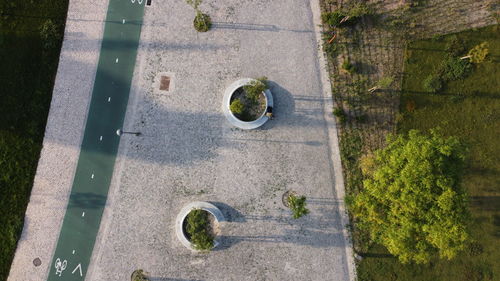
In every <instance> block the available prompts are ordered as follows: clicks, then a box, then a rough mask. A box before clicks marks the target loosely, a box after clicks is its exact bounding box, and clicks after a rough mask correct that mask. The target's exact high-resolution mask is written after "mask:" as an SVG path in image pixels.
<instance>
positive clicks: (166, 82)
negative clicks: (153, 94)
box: [160, 75, 170, 91]
mask: <svg viewBox="0 0 500 281" xmlns="http://www.w3.org/2000/svg"><path fill="white" fill-rule="evenodd" d="M169 89H170V77H169V76H165V75H162V76H161V78H160V90H161V91H168V90H169Z"/></svg>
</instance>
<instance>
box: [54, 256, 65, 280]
mask: <svg viewBox="0 0 500 281" xmlns="http://www.w3.org/2000/svg"><path fill="white" fill-rule="evenodd" d="M67 265H68V261H67V260H64V261H61V259H60V258H57V259H56V263H55V264H54V266H55V268H56V275H58V274H59V277H61V274H62V272H63V271H64V270H65V269H66V266H67Z"/></svg>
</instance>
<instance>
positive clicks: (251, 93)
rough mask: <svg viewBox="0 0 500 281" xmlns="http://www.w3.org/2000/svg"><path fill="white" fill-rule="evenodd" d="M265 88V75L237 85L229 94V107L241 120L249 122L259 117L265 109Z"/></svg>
mask: <svg viewBox="0 0 500 281" xmlns="http://www.w3.org/2000/svg"><path fill="white" fill-rule="evenodd" d="M266 89H268V87H267V83H266V78H265V77H263V78H259V79H257V80H256V81H252V82H251V83H249V84H248V85H245V86H243V87H239V88H238V89H236V91H234V93H233V95H232V96H231V101H230V108H229V109H230V110H231V112H232V113H233V115H234V116H236V118H238V119H240V120H241V121H245V122H251V121H255V120H257V119H259V118H260V117H261V116H262V115H263V114H264V113H265V111H266V96H265V94H264V91H265V90H266Z"/></svg>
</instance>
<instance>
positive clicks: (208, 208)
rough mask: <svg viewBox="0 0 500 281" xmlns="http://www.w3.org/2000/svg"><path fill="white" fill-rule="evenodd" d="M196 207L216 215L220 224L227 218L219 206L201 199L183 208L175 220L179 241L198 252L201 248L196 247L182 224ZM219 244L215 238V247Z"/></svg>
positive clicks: (216, 219)
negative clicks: (185, 232)
mask: <svg viewBox="0 0 500 281" xmlns="http://www.w3.org/2000/svg"><path fill="white" fill-rule="evenodd" d="M194 209H201V210H203V211H207V212H209V213H210V214H211V215H212V216H214V219H215V221H216V222H217V223H218V224H219V225H221V223H223V222H225V221H226V218H224V215H223V214H222V212H221V211H220V210H219V208H217V207H216V206H215V205H213V204H211V203H208V202H201V201H198V202H191V203H189V204H187V205H186V206H184V207H183V208H182V209H181V211H180V212H179V214H178V215H177V219H176V220H175V234H176V235H177V238H178V239H179V241H181V244H182V245H184V247H186V248H188V249H190V250H192V251H196V252H198V251H199V250H197V249H195V248H194V246H193V244H192V243H191V242H190V241H189V240H188V238H187V237H186V235H185V234H184V231H183V230H182V225H183V223H184V220H185V219H186V217H187V215H188V214H189V212H191V211H192V210H194ZM218 245H219V242H218V241H217V240H214V248H215V247H217V246H218Z"/></svg>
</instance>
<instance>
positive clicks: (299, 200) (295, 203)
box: [287, 193, 309, 219]
mask: <svg viewBox="0 0 500 281" xmlns="http://www.w3.org/2000/svg"><path fill="white" fill-rule="evenodd" d="M287 200H288V206H289V207H290V209H291V210H292V212H293V218H294V219H298V218H300V217H302V216H304V215H307V214H309V209H307V208H306V205H307V204H306V197H305V196H300V197H298V196H296V195H295V194H293V193H292V194H290V195H288V198H287Z"/></svg>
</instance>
